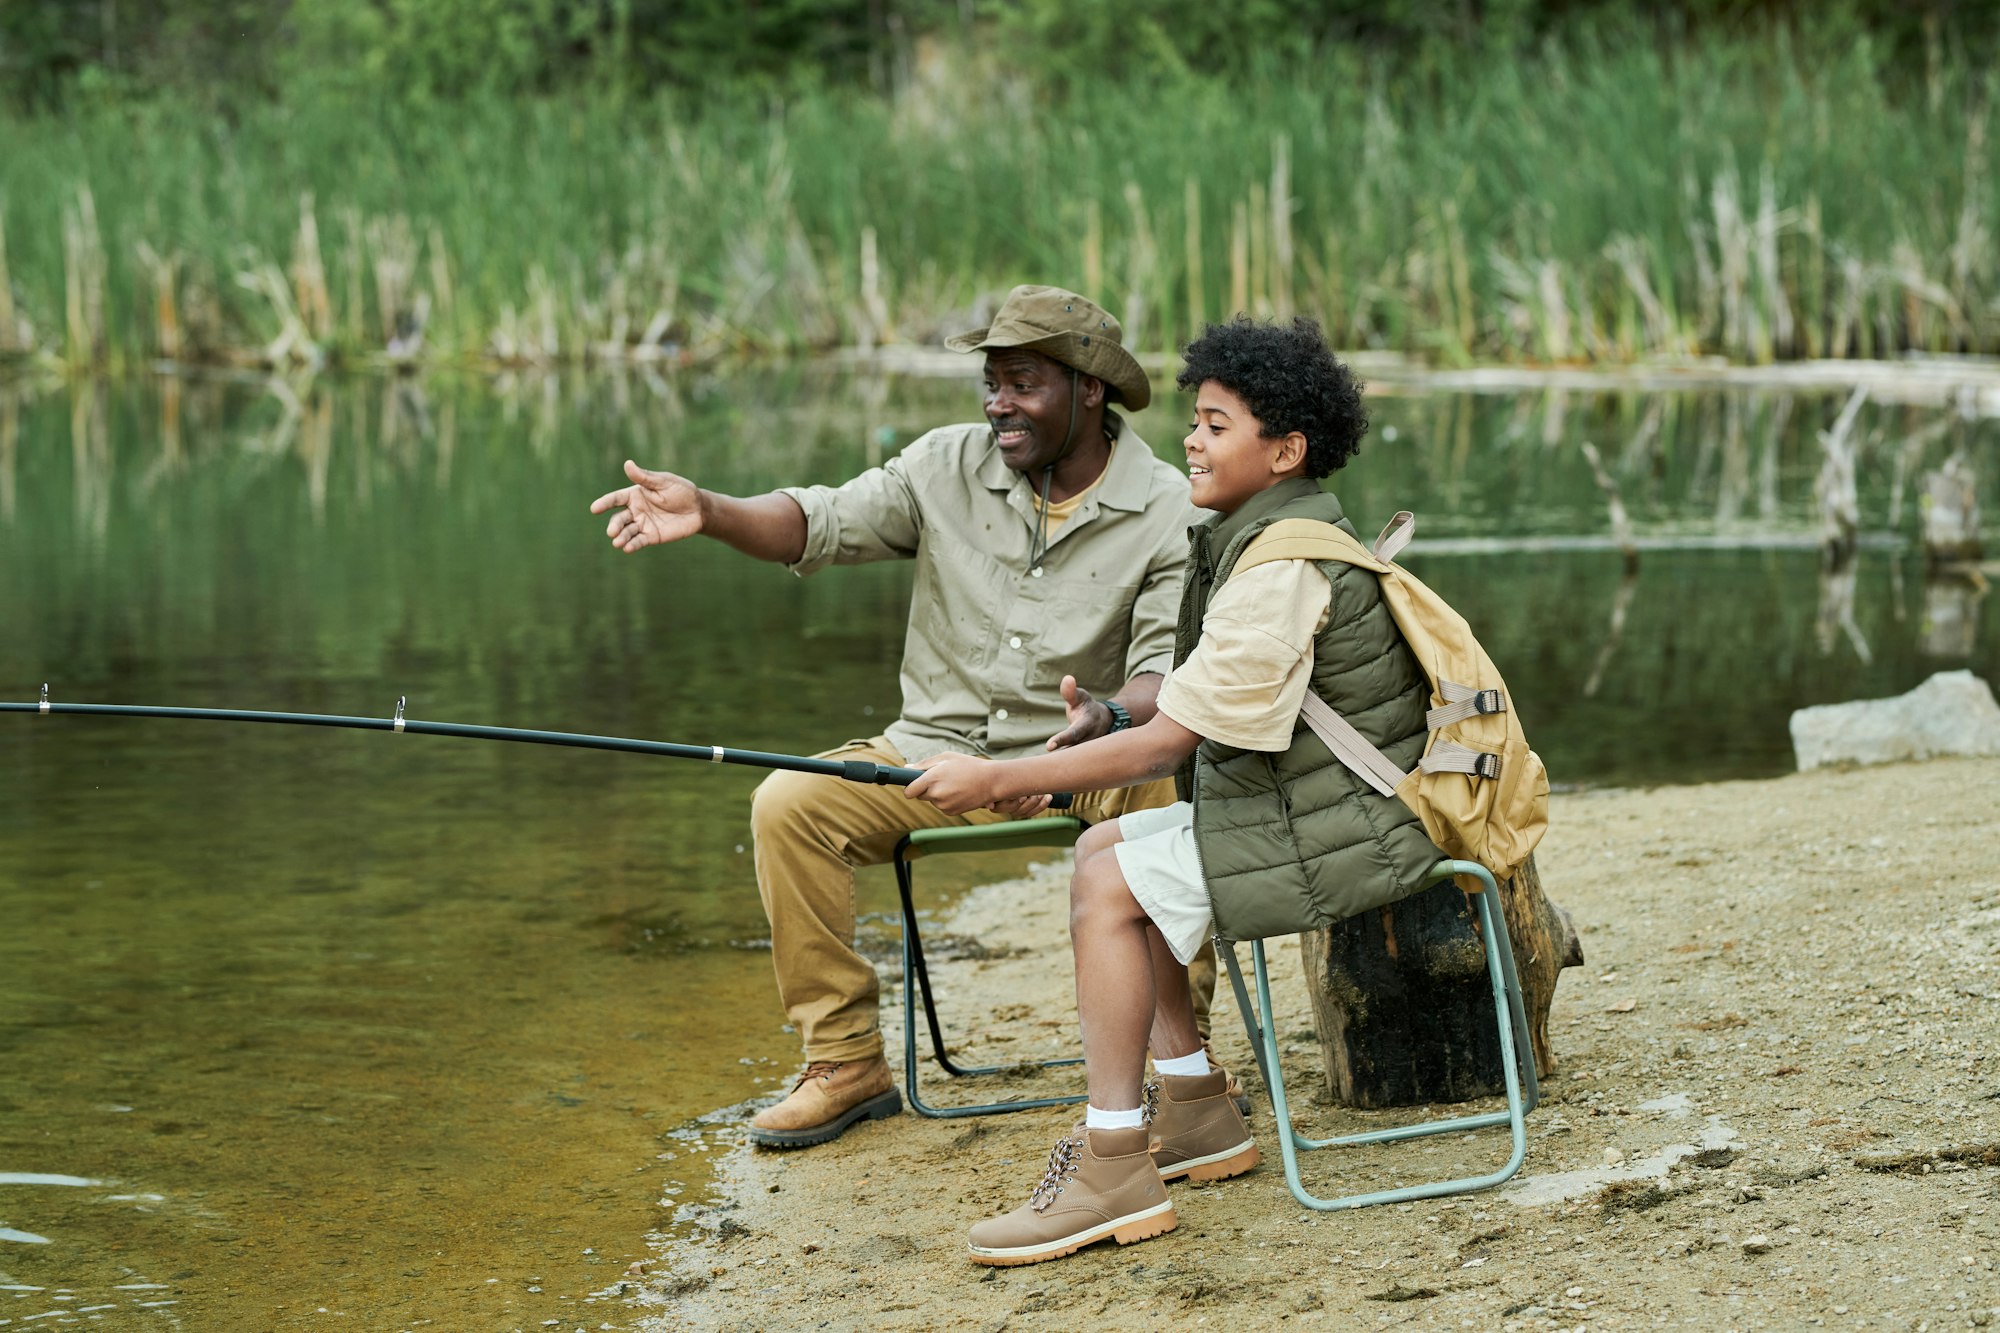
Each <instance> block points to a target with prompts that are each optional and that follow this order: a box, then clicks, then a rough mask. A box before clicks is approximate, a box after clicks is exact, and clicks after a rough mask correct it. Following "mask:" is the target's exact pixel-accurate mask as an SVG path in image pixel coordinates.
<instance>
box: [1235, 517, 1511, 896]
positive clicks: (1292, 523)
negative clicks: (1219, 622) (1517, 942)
mask: <svg viewBox="0 0 2000 1333" xmlns="http://www.w3.org/2000/svg"><path fill="white" fill-rule="evenodd" d="M1415 531H1416V519H1415V517H1414V516H1412V515H1411V514H1410V513H1409V512H1408V511H1404V512H1402V513H1399V514H1397V515H1396V517H1395V518H1393V519H1391V520H1390V522H1389V526H1388V527H1386V528H1384V529H1382V535H1381V536H1380V537H1379V538H1377V539H1376V542H1375V546H1374V548H1373V549H1372V550H1371V549H1370V548H1369V547H1366V546H1363V545H1362V544H1361V541H1360V539H1359V538H1356V537H1353V536H1351V535H1349V534H1348V533H1347V532H1346V530H1344V529H1342V528H1338V527H1335V526H1334V525H1333V524H1331V523H1322V522H1319V521H1318V520H1315V519H1305V518H1287V519H1280V520H1279V521H1278V522H1276V523H1273V524H1272V525H1271V526H1270V527H1268V528H1266V529H1264V531H1262V532H1260V533H1258V534H1257V536H1256V538H1255V539H1254V540H1253V541H1251V543H1250V545H1249V546H1248V547H1246V548H1245V549H1244V551H1243V554H1242V555H1241V556H1239V557H1238V558H1237V560H1236V564H1235V567H1234V568H1233V569H1232V570H1231V571H1230V573H1231V576H1232V577H1233V576H1234V575H1236V574H1240V573H1242V572H1243V571H1244V570H1246V569H1248V568H1250V567H1251V566H1253V565H1261V564H1263V563H1265V562H1266V561H1269V560H1313V561H1320V560H1338V561H1340V562H1341V563H1342V564H1347V565H1354V566H1357V567H1359V568H1361V569H1366V570H1369V571H1371V572H1373V573H1375V574H1376V575H1378V576H1379V577H1380V578H1381V581H1382V598H1383V600H1384V601H1385V602H1387V603H1388V605H1389V614H1390V615H1391V616H1392V617H1394V619H1395V621H1396V628H1398V629H1400V630H1401V631H1402V632H1403V637H1404V639H1406V640H1407V641H1408V642H1409V645H1410V651H1411V652H1413V653H1415V654H1416V658H1417V665H1418V666H1419V667H1421V668H1422V669H1423V673H1424V677H1425V679H1427V680H1428V681H1430V683H1431V709H1430V712H1429V714H1428V716H1427V718H1426V720H1427V722H1428V723H1429V726H1430V733H1431V734H1430V740H1429V741H1428V742H1427V743H1426V745H1425V747H1424V756H1423V759H1422V760H1421V761H1420V762H1419V763H1418V766H1417V768H1416V770H1415V771H1414V772H1410V773H1405V772H1403V771H1402V770H1401V769H1398V768H1397V767H1396V766H1395V765H1394V764H1392V763H1390V762H1389V760H1388V758H1387V757H1386V756H1385V755H1383V753H1382V752H1381V751H1380V750H1378V749H1377V748H1376V747H1375V746H1374V744H1372V743H1371V742H1370V741H1369V740H1368V739H1367V738H1366V737H1364V736H1363V735H1362V734H1361V733H1360V732H1359V731H1356V730H1355V729H1354V727H1353V725H1352V724H1351V723H1349V722H1348V721H1347V719H1345V718H1343V717H1341V716H1340V714H1338V713H1336V712H1335V711H1334V710H1333V709H1332V708H1330V707H1328V706H1327V704H1326V702H1325V701H1324V700H1322V699H1320V698H1319V697H1318V696H1317V695H1315V694H1312V693H1310V692H1308V693H1307V695H1306V701H1305V706H1304V708H1303V709H1302V710H1301V712H1302V714H1303V716H1304V717H1305V720H1306V724H1307V725H1308V726H1310V727H1311V728H1312V729H1313V731H1314V733H1316V734H1317V735H1318V736H1319V738H1320V739H1321V740H1323V741H1325V742H1326V745H1327V748H1328V749H1329V750H1331V751H1333V753H1334V756H1335V757H1336V758H1338V759H1339V760H1340V761H1341V762H1342V763H1343V764H1345V765H1347V767H1348V768H1350V769H1352V770H1353V771H1354V773H1355V774H1356V775H1357V776H1358V777H1360V778H1361V779H1362V780H1363V781H1364V782H1366V783H1368V784H1369V785H1370V786H1371V787H1373V788H1374V789H1375V790H1376V791H1378V792H1380V793H1381V794H1382V795H1384V796H1396V797H1399V798H1401V800H1402V801H1403V803H1404V804H1405V805H1407V806H1409V807H1410V808H1411V809H1412V810H1414V811H1416V813H1417V816H1418V818H1420V819H1422V820H1423V824H1424V831H1425V832H1426V833H1428V834H1430V837H1431V841H1432V842H1435V843H1436V844H1437V845H1438V846H1439V847H1440V848H1442V849H1443V851H1444V853H1445V854H1446V855H1447V856H1450V857H1452V858H1454V859H1459V860H1466V861H1477V862H1478V863H1479V864H1480V865H1483V866H1485V867H1486V868H1487V869H1488V870H1490V871H1492V872H1493V877H1494V878H1495V879H1496V880H1506V879H1509V878H1511V877H1512V876H1513V874H1514V872H1515V871H1516V870H1518V869H1520V867H1521V863H1522V862H1524V861H1526V860H1527V859H1528V854H1529V853H1530V852H1532V851H1534V850H1535V844H1536V843H1538V842H1540V841H1541V839H1542V834H1543V833H1544V832H1546V831H1547V830H1548V826H1549V778H1548V773H1547V772H1546V771H1545V770H1544V769H1543V768H1542V761H1541V757H1540V756H1539V755H1537V754H1536V753H1535V752H1534V751H1533V750H1531V749H1529V748H1528V738H1527V736H1526V735H1525V734H1524V733H1523V732H1522V730H1521V723H1520V719H1519V717H1518V716H1517V715H1516V714H1515V712H1514V710H1513V708H1512V707H1511V706H1510V704H1509V703H1508V695H1507V687H1506V684H1505V683H1504V682H1503V681H1502V680H1501V679H1500V673H1499V671H1497V670H1495V669H1494V666H1493V660H1492V659H1491V658H1489V657H1488V656H1487V655H1486V650H1485V649H1484V648H1482V647H1480V646H1479V640H1478V639H1477V638H1475V637H1473V633H1472V629H1471V627H1470V626H1468V625H1467V624H1466V623H1465V619H1464V617H1462V616H1460V615H1459V614H1458V612H1456V611H1454V610H1452V609H1451V607H1450V606H1448V605H1446V603H1445V600H1444V599H1443V598H1442V597H1439V596H1438V595H1437V594H1436V593H1434V592H1432V591H1431V590H1430V589H1429V588H1427V587H1425V586H1424V584H1423V582H1422V581H1421V580H1419V579H1417V578H1416V577H1415V576H1414V575H1412V574H1410V573H1409V572H1408V571H1407V570H1404V569H1403V568H1401V567H1400V566H1398V565H1396V564H1394V563H1392V562H1393V561H1394V559H1395V557H1396V554H1397V553H1398V552H1400V551H1401V550H1402V549H1403V547H1404V546H1406V545H1407V544H1408V543H1409V540H1410V538H1411V536H1412V535H1414V534H1415Z"/></svg>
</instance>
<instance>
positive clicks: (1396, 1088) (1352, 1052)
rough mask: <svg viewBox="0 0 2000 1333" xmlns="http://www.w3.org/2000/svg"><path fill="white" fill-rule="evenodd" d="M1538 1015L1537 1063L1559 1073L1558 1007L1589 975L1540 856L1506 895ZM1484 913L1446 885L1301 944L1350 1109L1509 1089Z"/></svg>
mask: <svg viewBox="0 0 2000 1333" xmlns="http://www.w3.org/2000/svg"><path fill="white" fill-rule="evenodd" d="M1500 898H1501V902H1502V905H1503V907H1504V909H1505V912H1506V917H1507V933H1508V935H1509V937H1510V938H1511V939H1512V941H1513V945H1514V964H1515V967H1516V969H1517V970H1518V971H1519V972H1520V975H1521V992H1522V996H1523V998H1524V999H1525V1001H1526V1004H1527V1010H1528V1031H1529V1035H1530V1036H1531V1038H1532V1040H1533V1043H1534V1051H1535V1065H1536V1068H1537V1070H1539V1071H1540V1073H1541V1075H1542V1076H1543V1077H1546V1076H1547V1075H1549V1074H1552V1073H1554V1072H1555V1067H1556V1060H1555V1053H1554V1051H1553V1050H1551V1049H1550V1046H1549V1034H1548V1024H1549V1004H1550V1002H1551V1001H1552V1000H1553V999H1554V998H1555V990H1556V977H1557V974H1558V973H1559V972H1561V970H1562V969H1563V968H1565V967H1576V966H1581V965H1582V963H1583V946H1582V944H1581V942H1580V941H1579V940H1578V939H1577V935H1576V928H1575V927H1574V926H1573V925H1572V924H1571V923H1570V919H1569V913H1567V912H1565V911H1563V910H1562V909H1561V908H1560V907H1557V906H1556V905H1555V904H1553V903H1551V902H1550V901H1549V900H1548V898H1547V897H1546V896H1544V895H1543V893H1542V881H1541V876H1540V875H1539V874H1538V873H1537V872H1536V869H1535V862H1534V858H1533V857H1530V858H1529V859H1528V862H1527V864H1526V865H1524V866H1522V867H1521V870H1520V873H1519V874H1517V875H1515V877H1514V878H1513V879H1511V880H1507V881H1505V882H1503V883H1502V884H1501V886H1500ZM1478 912H1479V909H1478V907H1477V906H1476V905H1475V904H1474V903H1473V901H1472V900H1471V899H1470V898H1469V897H1468V896H1467V895H1466V894H1465V892H1464V891H1463V890H1461V889H1460V888H1459V887H1458V886H1457V885H1456V884H1455V883H1452V882H1450V881H1446V882H1444V883H1441V884H1438V885H1436V886H1435V887H1433V888H1431V889H1427V890H1426V891H1424V892H1423V893H1419V894H1416V895H1415V896H1413V897H1410V898H1405V899H1404V900H1403V901H1401V902H1399V903H1394V904H1392V905H1390V906H1388V907H1384V908H1381V909H1379V910H1378V911H1375V912H1369V913H1364V914H1362V915H1360V916H1356V917H1350V918H1348V919H1347V920H1346V921H1343V922H1341V923H1340V924H1339V925H1338V926H1334V927H1332V928H1330V929H1327V930H1320V931H1313V932H1310V933H1308V934H1304V935H1301V936H1299V947H1300V948H1301V949H1302V950H1303V951H1304V955H1305V965H1306V978H1307V982H1308V985H1309V986H1310V988H1311V991H1312V1000H1313V1026H1314V1027H1315V1029H1316V1030H1317V1031H1318V1034H1319V1042H1320V1050H1321V1053H1322V1054H1323V1055H1324V1057H1325V1060H1326V1076H1327V1093H1328V1095H1329V1096H1330V1097H1331V1098H1332V1099H1333V1100H1334V1101H1335V1102H1337V1103H1339V1104H1341V1105H1343V1106H1407V1105H1412V1104H1415V1103H1420V1102H1458V1101H1466V1100H1469V1099H1471V1098H1474V1097H1486V1096H1492V1095H1494V1094H1496V1093H1500V1092H1502V1091H1504V1090H1505V1087H1506V1084H1505V1082H1504V1081H1503V1075H1502V1072H1501V1067H1500V1039H1499V1035H1498V1033H1497V1032H1496V1031H1495V1024H1494V1020H1493V1002H1492V991H1491V987H1490V983H1488V981H1487V979H1486V952H1485V949H1486V946H1485V943H1484V942H1483V941H1482V940H1481V939H1480V938H1479V926H1478V922H1479V914H1478Z"/></svg>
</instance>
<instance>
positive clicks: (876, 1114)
mask: <svg viewBox="0 0 2000 1333" xmlns="http://www.w3.org/2000/svg"><path fill="white" fill-rule="evenodd" d="M902 1113H903V1094H902V1093H900V1092H897V1091H896V1090H895V1089H894V1088H891V1089H889V1090H888V1091H887V1092H884V1093H878V1094H876V1095H875V1096H873V1097H870V1098H869V1099H868V1100H867V1101H865V1102H857V1103H855V1104H854V1105H853V1106H850V1107H848V1108H847V1109H846V1110H845V1111H842V1112H841V1113H840V1114H839V1115H837V1116H835V1117H834V1118H833V1119H831V1120H827V1121H823V1122H821V1123H820V1124H817V1125H808V1126H806V1128H804V1129H759V1128H758V1127H757V1126H756V1125H754V1124H753V1125H751V1126H750V1142H752V1143H755V1144H757V1145H759V1146H760V1147H765V1148H810V1147H813V1146H814V1145H816V1144H821V1143H831V1142H833V1141H834V1140H835V1139H837V1138H839V1137H840V1136H841V1135H842V1134H845V1133H846V1132H847V1131H848V1130H849V1129H851V1128H852V1127H853V1126H854V1124H855V1122H856V1121H859V1120H886V1119H887V1118H888V1117H890V1116H892V1115H901V1114H902Z"/></svg>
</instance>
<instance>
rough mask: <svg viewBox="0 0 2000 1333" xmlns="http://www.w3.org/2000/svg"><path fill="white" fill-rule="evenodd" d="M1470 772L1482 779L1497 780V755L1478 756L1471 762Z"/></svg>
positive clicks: (1498, 764)
mask: <svg viewBox="0 0 2000 1333" xmlns="http://www.w3.org/2000/svg"><path fill="white" fill-rule="evenodd" d="M1472 771H1473V772H1474V773H1476V774H1478V775H1479V776H1480V777H1482V778H1498V777H1499V776H1500V756H1499V755H1497V754H1482V755H1480V756H1479V758H1477V759H1475V760H1473V761H1472Z"/></svg>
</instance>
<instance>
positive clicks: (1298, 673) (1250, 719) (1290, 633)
mask: <svg viewBox="0 0 2000 1333" xmlns="http://www.w3.org/2000/svg"><path fill="white" fill-rule="evenodd" d="M1332 602H1333V585H1332V584H1330V583H1328V582H1327V578H1326V575H1325V574H1322V573H1321V572H1320V570H1319V567H1318V566H1317V565H1315V564H1313V562H1312V561H1310V560H1271V561H1267V562H1266V563H1264V564H1261V565H1253V566H1251V567H1250V568H1249V569H1246V570H1244V571H1243V572H1242V573H1240V574H1232V575H1231V576H1230V577H1229V578H1228V579H1227V580H1226V581H1225V582H1224V583H1223V585H1222V586H1221V587H1219V588H1217V589H1216V590H1215V592H1214V594H1213V595H1211V596H1210V598H1209V600H1208V612H1207V614H1205V615H1204V616H1203V617H1202V620H1201V641H1200V642H1199V643H1198V644H1196V645H1195V648H1194V651H1193V652H1191V653H1189V654H1188V656H1187V660H1186V661H1185V662H1182V663H1181V664H1180V666H1179V667H1177V668H1175V669H1174V671H1173V672H1172V673H1171V674H1169V675H1168V676H1167V679H1166V682H1165V683H1164V684H1163V685H1162V686H1161V687H1160V711H1161V712H1163V713H1165V714H1166V715H1167V716H1168V717H1170V718H1172V719H1173V720H1174V721H1176V722H1178V723H1180V724H1181V725H1182V726H1184V727H1186V728H1187V729H1188V730H1189V731H1192V732H1196V733H1198V734H1200V735H1201V736H1204V737H1206V738H1207V739H1209V740H1215V741H1220V742H1222V743H1223V744H1224V745H1233V746H1235V747H1236V748H1237V749H1239V750H1268V751H1272V752H1282V751H1284V750H1286V749H1287V748H1289V747H1290V746H1291V743H1292V732H1293V730H1294V726H1295V724H1296V723H1297V721H1298V716H1299V707H1300V705H1302V704H1303V703H1304V702H1305V698H1306V689H1307V687H1308V686H1309V685H1310V684H1311V683H1312V665H1313V641H1314V640H1315V639H1316V638H1317V637H1318V636H1319V632H1320V630H1321V629H1323V628H1325V626H1326V618H1327V615H1328V613H1329V612H1330V610H1331V609H1332Z"/></svg>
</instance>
